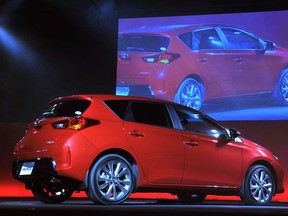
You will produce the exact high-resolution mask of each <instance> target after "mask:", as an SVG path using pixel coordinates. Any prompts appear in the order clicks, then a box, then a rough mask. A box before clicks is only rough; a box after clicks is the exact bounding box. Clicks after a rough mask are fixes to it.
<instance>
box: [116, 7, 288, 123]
mask: <svg viewBox="0 0 288 216" xmlns="http://www.w3.org/2000/svg"><path fill="white" fill-rule="evenodd" d="M287 17H288V11H286V10H283V11H266V12H245V13H244V12H243V13H227V14H206V15H191V16H168V17H145V18H120V19H119V20H118V55H117V87H116V94H117V95H126V96H127V95H133V96H144V97H152V98H158V99H163V100H168V101H174V102H177V103H181V104H184V105H186V106H190V107H192V108H195V109H198V110H200V111H203V112H205V113H206V114H208V115H210V116H211V117H213V118H214V119H216V120H220V121H235V120H287V119H288V37H287V35H288V28H287V25H288V20H287Z"/></svg>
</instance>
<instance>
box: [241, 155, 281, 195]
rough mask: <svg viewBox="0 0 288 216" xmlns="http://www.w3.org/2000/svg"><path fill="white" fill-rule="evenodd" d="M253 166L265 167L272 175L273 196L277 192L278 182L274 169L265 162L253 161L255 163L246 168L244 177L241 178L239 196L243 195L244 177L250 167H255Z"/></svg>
mask: <svg viewBox="0 0 288 216" xmlns="http://www.w3.org/2000/svg"><path fill="white" fill-rule="evenodd" d="M255 165H262V166H265V167H267V169H269V171H270V172H271V173H272V175H273V179H274V182H275V189H274V195H275V192H276V191H277V181H278V179H277V175H276V172H275V169H274V167H273V166H272V165H271V164H270V163H269V162H268V161H265V160H258V161H255V162H253V163H252V164H251V165H250V166H249V167H248V169H247V170H246V173H245V175H244V178H243V180H242V185H241V190H240V195H243V194H244V181H245V178H246V176H247V173H248V171H249V169H250V168H251V167H252V166H255Z"/></svg>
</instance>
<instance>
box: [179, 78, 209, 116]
mask: <svg viewBox="0 0 288 216" xmlns="http://www.w3.org/2000/svg"><path fill="white" fill-rule="evenodd" d="M203 99H204V87H203V84H202V83H200V82H198V81H197V80H195V79H193V78H186V79H184V80H183V82H182V83H181V85H180V87H179V88H178V91H177V93H176V95H175V99H174V101H175V102H176V103H179V104H182V105H185V106H187V107H191V108H193V109H196V110H200V108H201V106H202V102H203Z"/></svg>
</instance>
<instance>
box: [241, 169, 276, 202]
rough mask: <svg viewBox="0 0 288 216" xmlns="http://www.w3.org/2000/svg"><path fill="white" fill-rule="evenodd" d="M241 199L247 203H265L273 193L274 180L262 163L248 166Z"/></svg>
mask: <svg viewBox="0 0 288 216" xmlns="http://www.w3.org/2000/svg"><path fill="white" fill-rule="evenodd" d="M243 187H244V188H243V195H241V199H242V201H243V202H244V203H246V204H249V205H267V204H268V203H269V202H270V201H271V199H272V197H273V196H274V193H275V180H274V178H273V175H272V173H271V171H270V170H269V169H268V168H267V167H265V166H263V165H255V166H252V167H250V168H249V170H248V172H247V174H246V177H245V180H244V184H243Z"/></svg>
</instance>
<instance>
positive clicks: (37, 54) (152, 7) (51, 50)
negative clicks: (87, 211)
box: [0, 0, 288, 201]
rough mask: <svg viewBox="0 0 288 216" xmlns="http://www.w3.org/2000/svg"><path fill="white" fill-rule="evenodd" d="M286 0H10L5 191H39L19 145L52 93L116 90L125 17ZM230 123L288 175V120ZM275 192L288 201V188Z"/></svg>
mask: <svg viewBox="0 0 288 216" xmlns="http://www.w3.org/2000/svg"><path fill="white" fill-rule="evenodd" d="M286 1H287V0H282V1H281V0H262V1H258V0H250V1H249V2H248V3H245V5H244V4H243V1H240V0H239V1H238V0H237V1H231V0H226V1H225V0H219V1H217V3H216V1H215V0H210V1H209V0H202V1H199V0H194V1H193V0H181V1H175V0H174V1H164V0H158V1H155V0H153V1H152V0H145V1H144V0H143V1H134V0H121V1H118V0H95V1H93V0H85V1H84V0H83V1H82V0H69V1H66V0H2V1H1V2H0V196H2V197H4V196H12V197H13V196H17V197H22V196H31V193H30V192H29V191H26V190H25V188H24V185H23V184H21V183H19V182H16V181H15V180H13V178H12V177H11V174H10V169H11V156H12V150H13V146H14V145H15V144H16V142H17V141H18V140H19V139H21V137H22V135H23V134H24V130H25V128H26V125H27V123H28V122H30V121H33V120H34V119H35V118H37V117H38V116H39V115H40V113H41V112H42V111H43V110H44V109H45V108H46V107H47V104H48V101H49V100H51V99H53V98H55V97H59V96H64V95H70V94H82V93H101V94H102V93H111V94H115V84H116V61H117V58H116V53H117V32H118V18H128V17H153V16H178V15H194V14H195V15H196V14H198V15H199V14H213V13H234V12H242V11H243V12H251V11H271V10H284V9H286V10H287V9H288V5H287V2H286ZM275 25H277V23H275ZM223 124H224V125H226V126H227V127H235V128H237V129H239V130H240V131H241V132H242V134H243V136H244V137H246V138H249V139H251V140H253V141H255V142H258V143H259V144H261V145H263V146H265V147H267V148H269V149H271V150H272V151H273V152H274V153H275V154H276V155H278V156H279V158H280V160H281V162H282V164H283V166H284V169H285V174H287V175H288V165H287V164H288V158H287V152H288V149H287V148H288V147H287V141H286V140H287V139H286V133H287V132H286V131H287V130H288V122H287V121H286V120H282V121H234V122H233V121H229V122H228V121H225V122H223ZM286 179H287V178H286ZM286 179H285V187H286V188H287V186H288V182H287V180H286ZM83 196H84V195H83ZM155 196H156V195H155ZM275 199H278V200H284V201H288V189H287V191H286V193H285V194H282V195H279V196H277V197H275Z"/></svg>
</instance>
